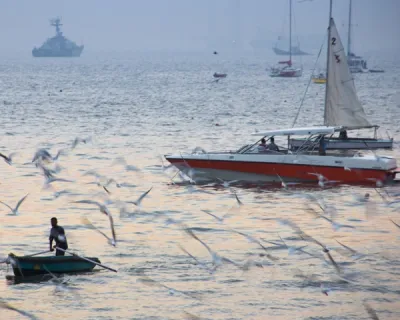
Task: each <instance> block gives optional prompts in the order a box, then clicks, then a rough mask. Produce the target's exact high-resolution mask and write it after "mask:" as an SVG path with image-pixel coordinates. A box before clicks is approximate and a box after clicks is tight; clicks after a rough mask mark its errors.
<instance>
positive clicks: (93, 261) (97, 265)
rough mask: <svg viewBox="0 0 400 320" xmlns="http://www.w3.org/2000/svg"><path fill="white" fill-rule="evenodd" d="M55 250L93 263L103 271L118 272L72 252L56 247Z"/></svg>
mask: <svg viewBox="0 0 400 320" xmlns="http://www.w3.org/2000/svg"><path fill="white" fill-rule="evenodd" d="M56 249H57V250H61V251H63V252H66V253H69V254H71V255H73V256H75V257H77V258H80V259H82V260H86V261H89V262H90V263H93V264H95V265H96V266H99V267H102V268H104V269H107V270H110V271H113V272H118V271H117V270H115V269H113V268H110V267H107V266H105V265H103V264H101V263H98V262H96V261H93V260H90V259H88V258H84V257H81V256H78V255H77V254H75V253H72V252H69V251H67V250H64V249H62V248H59V247H56Z"/></svg>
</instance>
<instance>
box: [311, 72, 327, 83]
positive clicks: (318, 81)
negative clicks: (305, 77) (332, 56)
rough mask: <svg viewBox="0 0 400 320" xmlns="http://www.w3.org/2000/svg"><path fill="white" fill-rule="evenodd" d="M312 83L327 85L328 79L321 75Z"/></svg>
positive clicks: (314, 78) (313, 78)
mask: <svg viewBox="0 0 400 320" xmlns="http://www.w3.org/2000/svg"><path fill="white" fill-rule="evenodd" d="M312 81H313V82H314V83H317V84H325V83H326V77H325V75H324V74H323V73H320V74H319V75H318V76H316V77H315V76H314V77H312Z"/></svg>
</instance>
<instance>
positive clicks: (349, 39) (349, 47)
mask: <svg viewBox="0 0 400 320" xmlns="http://www.w3.org/2000/svg"><path fill="white" fill-rule="evenodd" d="M351 2H352V0H350V4H349V28H348V29H349V31H348V32H349V34H348V35H347V56H348V57H349V56H350V53H351Z"/></svg>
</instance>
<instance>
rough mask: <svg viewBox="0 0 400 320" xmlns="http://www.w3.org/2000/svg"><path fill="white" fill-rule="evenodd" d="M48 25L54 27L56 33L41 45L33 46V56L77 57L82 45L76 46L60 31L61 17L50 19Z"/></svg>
mask: <svg viewBox="0 0 400 320" xmlns="http://www.w3.org/2000/svg"><path fill="white" fill-rule="evenodd" d="M50 25H51V26H53V27H55V28H56V35H55V36H54V37H51V38H49V39H47V40H46V41H45V42H44V43H43V44H42V46H41V47H39V48H36V47H35V48H33V50H32V56H34V57H79V56H80V55H81V53H82V51H83V48H84V46H83V45H82V46H78V45H77V44H76V43H75V42H73V41H71V40H68V39H67V38H66V37H64V36H63V33H62V32H61V28H60V27H61V26H62V23H61V19H60V18H55V19H51V20H50Z"/></svg>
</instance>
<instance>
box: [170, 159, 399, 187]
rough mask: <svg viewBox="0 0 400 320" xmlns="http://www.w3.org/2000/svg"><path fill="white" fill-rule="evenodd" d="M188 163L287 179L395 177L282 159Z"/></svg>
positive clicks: (369, 180)
mask: <svg viewBox="0 0 400 320" xmlns="http://www.w3.org/2000/svg"><path fill="white" fill-rule="evenodd" d="M167 160H168V161H169V162H170V163H172V164H175V165H178V164H181V165H184V166H185V164H184V162H183V161H182V159H173V158H168V157H167ZM185 163H186V164H188V165H189V166H190V167H191V168H194V169H198V170H201V169H212V170H227V171H236V172H241V173H250V174H259V175H266V176H272V177H277V175H279V176H281V177H282V178H283V179H285V178H286V179H288V180H290V179H293V180H300V181H318V176H316V175H313V174H310V173H316V174H321V175H323V176H324V177H325V178H326V179H328V180H333V181H338V182H339V181H340V182H342V183H362V184H369V183H376V181H377V180H380V181H381V182H385V181H387V180H388V178H394V175H395V174H394V173H393V172H391V171H384V170H376V169H350V170H345V169H344V167H329V166H313V165H303V164H282V163H265V162H264V163H262V162H244V161H224V160H212V161H210V160H193V159H185Z"/></svg>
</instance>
